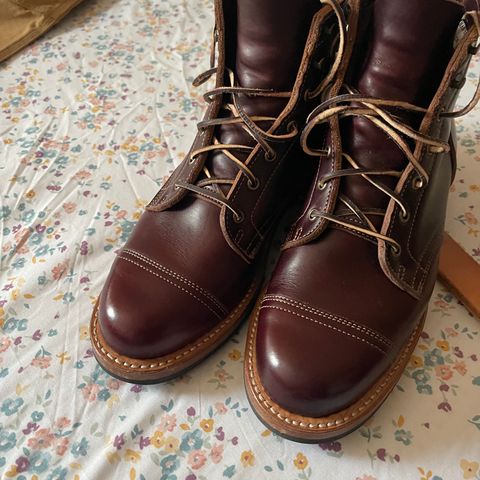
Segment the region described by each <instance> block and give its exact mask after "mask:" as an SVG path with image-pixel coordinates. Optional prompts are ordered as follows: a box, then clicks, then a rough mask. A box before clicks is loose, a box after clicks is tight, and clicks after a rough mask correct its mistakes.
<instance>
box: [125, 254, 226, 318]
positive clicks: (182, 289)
mask: <svg viewBox="0 0 480 480" xmlns="http://www.w3.org/2000/svg"><path fill="white" fill-rule="evenodd" d="M118 258H119V259H121V260H125V261H126V262H129V263H132V264H133V265H136V266H137V267H139V268H141V269H142V270H145V271H146V272H149V273H151V274H152V275H155V276H156V277H158V278H161V279H162V280H163V281H164V282H167V283H168V284H170V285H173V286H174V287H177V288H178V289H179V290H181V291H182V292H184V293H187V294H188V295H190V296H191V297H193V298H195V299H196V300H198V301H199V302H200V303H201V304H202V305H203V306H205V307H207V308H208V309H209V310H210V311H211V312H212V313H213V314H214V315H215V316H216V317H217V318H222V317H221V316H220V315H219V314H218V312H216V311H215V310H213V309H212V308H211V307H210V306H209V305H208V304H207V303H205V302H204V301H203V300H201V299H200V298H198V297H197V296H196V295H195V294H193V293H192V292H190V291H188V290H186V289H185V288H183V287H182V286H181V285H179V284H178V283H175V282H173V281H171V280H169V279H168V278H165V277H163V276H162V275H160V274H159V273H157V272H155V271H154V270H150V269H149V268H147V267H144V266H143V265H142V264H140V263H138V262H135V261H134V260H131V259H130V258H126V257H118Z"/></svg>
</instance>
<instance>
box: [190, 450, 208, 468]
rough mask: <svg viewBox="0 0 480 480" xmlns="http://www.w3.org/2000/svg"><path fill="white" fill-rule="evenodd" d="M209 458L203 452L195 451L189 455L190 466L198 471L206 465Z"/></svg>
mask: <svg viewBox="0 0 480 480" xmlns="http://www.w3.org/2000/svg"><path fill="white" fill-rule="evenodd" d="M206 461H207V457H206V456H205V454H204V453H203V452H202V451H201V450H194V451H193V452H190V454H189V455H188V464H189V465H190V466H191V467H192V468H193V469H194V470H198V469H200V468H202V467H203V466H204V465H205V462H206Z"/></svg>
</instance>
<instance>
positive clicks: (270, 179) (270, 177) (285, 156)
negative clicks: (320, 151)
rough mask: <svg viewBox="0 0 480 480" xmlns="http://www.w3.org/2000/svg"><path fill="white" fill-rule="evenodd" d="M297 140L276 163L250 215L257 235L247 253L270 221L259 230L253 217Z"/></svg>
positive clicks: (268, 219) (266, 221)
mask: <svg viewBox="0 0 480 480" xmlns="http://www.w3.org/2000/svg"><path fill="white" fill-rule="evenodd" d="M296 141H297V139H296V138H295V139H294V140H293V141H292V142H291V144H290V145H289V146H288V147H287V148H286V149H285V152H284V153H283V155H282V157H281V159H280V160H279V161H278V162H276V165H275V168H274V169H273V170H272V172H271V173H270V175H269V176H268V178H267V181H266V182H265V185H264V187H263V188H262V191H261V193H260V195H258V197H257V201H256V202H255V205H254V206H253V209H252V214H251V215H250V219H251V220H252V225H253V227H254V229H255V231H256V234H255V235H254V236H253V238H252V240H251V241H250V242H249V244H248V246H247V248H246V251H248V250H249V249H250V247H251V245H252V243H253V242H254V241H255V240H256V237H257V236H261V231H262V230H263V228H264V227H265V225H266V224H267V223H268V222H269V221H270V218H267V219H266V220H265V221H264V222H263V224H262V225H260V226H259V227H258V228H256V226H255V223H254V221H253V216H254V214H255V211H256V209H257V207H258V203H259V202H260V199H261V198H262V196H263V194H264V193H265V191H266V189H267V187H268V186H269V184H270V183H271V181H272V178H273V176H274V175H275V173H276V172H277V170H278V169H279V168H280V166H281V165H282V164H283V163H284V162H285V161H286V158H287V156H288V154H289V153H290V151H291V150H292V148H293V146H294V145H295V143H296Z"/></svg>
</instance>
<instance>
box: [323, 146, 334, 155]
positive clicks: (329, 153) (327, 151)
mask: <svg viewBox="0 0 480 480" xmlns="http://www.w3.org/2000/svg"><path fill="white" fill-rule="evenodd" d="M331 154H332V146H331V145H329V146H328V147H327V149H326V150H324V153H323V155H325V156H326V157H329V156H330V155H331Z"/></svg>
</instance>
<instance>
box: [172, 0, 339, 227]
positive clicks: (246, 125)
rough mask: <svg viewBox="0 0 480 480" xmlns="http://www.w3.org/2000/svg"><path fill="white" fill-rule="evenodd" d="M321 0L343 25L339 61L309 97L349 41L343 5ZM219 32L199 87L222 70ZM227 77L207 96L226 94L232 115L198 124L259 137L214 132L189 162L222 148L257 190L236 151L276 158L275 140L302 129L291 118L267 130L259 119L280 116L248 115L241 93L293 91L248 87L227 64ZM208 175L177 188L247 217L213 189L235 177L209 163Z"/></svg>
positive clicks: (224, 105) (262, 94) (210, 98)
mask: <svg viewBox="0 0 480 480" xmlns="http://www.w3.org/2000/svg"><path fill="white" fill-rule="evenodd" d="M320 3H321V4H325V5H329V6H330V7H331V8H332V10H333V11H334V13H335V16H336V18H337V21H338V25H339V27H340V28H339V31H340V33H339V44H338V50H337V53H336V58H335V61H334V62H333V65H332V67H331V69H330V71H329V73H328V75H327V76H326V77H325V78H324V79H323V81H322V82H321V84H320V85H318V86H317V88H315V90H314V91H313V92H310V93H309V97H310V98H313V97H315V96H317V95H319V94H320V93H322V91H323V90H324V89H325V88H326V87H327V86H328V85H329V84H330V83H331V82H332V80H333V79H334V78H335V75H336V73H337V71H338V69H339V67H340V65H341V61H342V58H343V53H344V45H345V36H346V29H345V24H346V22H345V20H344V16H343V11H342V9H341V8H340V6H339V4H338V3H337V1H336V0H320ZM217 37H218V35H217V32H216V31H214V39H213V42H212V52H211V55H210V67H211V68H210V69H208V70H207V71H205V72H204V73H202V74H200V75H199V76H198V77H197V78H195V80H194V81H193V82H192V84H193V86H195V87H197V86H200V85H202V84H203V83H204V82H206V81H207V80H209V79H210V78H211V77H212V76H214V75H217V74H218V73H219V67H218V66H215V52H216V43H217ZM225 70H226V77H227V81H228V84H227V85H225V86H221V87H216V88H214V89H212V90H210V91H208V92H207V93H205V95H204V99H205V101H206V102H207V103H211V102H212V101H213V100H214V99H215V98H216V97H219V96H221V97H223V98H222V100H223V101H222V104H221V107H220V110H223V111H226V112H227V113H228V116H219V117H217V118H214V119H210V120H204V121H201V122H199V123H198V124H197V128H198V130H199V131H205V130H207V129H210V128H215V127H217V126H221V125H240V126H241V127H242V128H243V130H245V132H246V133H248V134H249V135H250V136H251V137H252V138H253V139H254V141H255V143H254V146H251V145H242V144H228V143H221V142H220V141H219V140H218V138H217V137H216V136H215V135H213V140H212V142H211V144H210V145H207V146H204V147H201V148H198V149H196V150H193V151H191V152H190V155H189V160H188V161H189V162H190V163H193V162H194V161H195V159H196V158H197V157H198V156H199V155H202V154H204V153H208V152H214V151H221V152H222V153H223V154H224V155H225V157H226V158H228V159H229V160H230V161H232V162H233V163H234V164H235V165H236V166H237V167H238V169H239V171H240V172H242V174H243V175H245V176H246V177H247V179H248V182H247V186H248V188H250V189H251V190H256V189H257V188H258V187H259V185H260V182H259V180H258V178H257V177H256V176H255V175H254V173H253V172H252V170H251V169H250V168H249V167H248V163H246V162H245V161H244V160H242V159H240V158H238V157H237V156H236V155H235V152H244V153H247V154H249V153H251V152H252V151H253V150H254V149H255V148H256V146H257V145H258V146H260V148H261V149H262V150H263V151H264V152H265V160H266V161H273V160H275V159H276V151H275V149H274V148H273V147H272V145H271V144H272V143H278V142H284V141H286V140H290V139H293V138H295V137H296V136H297V135H298V133H299V131H298V129H297V126H296V125H295V122H290V124H289V126H288V129H289V131H288V132H287V133H284V134H280V135H276V134H273V133H271V132H270V131H269V130H265V129H264V128H262V127H260V125H259V123H263V122H266V123H267V124H270V125H273V124H274V123H275V122H276V120H277V118H278V117H272V116H260V115H248V114H247V113H246V112H245V110H244V108H243V107H242V105H241V104H240V102H239V101H238V100H239V97H240V96H242V95H245V96H248V97H263V98H286V99H288V98H290V97H291V95H292V92H291V91H288V92H280V91H275V90H271V89H264V88H246V87H241V86H239V85H238V84H237V81H236V78H235V74H234V72H233V71H232V70H231V69H229V68H226V69H225ZM203 173H204V177H205V178H203V179H201V180H199V181H198V182H196V183H195V184H192V183H187V182H180V181H178V182H176V183H175V188H177V189H178V188H183V189H186V190H189V191H191V192H193V193H195V194H197V195H200V196H202V197H204V198H206V199H207V200H210V201H212V202H213V203H215V204H217V205H219V206H223V205H224V206H225V207H227V208H228V209H229V210H231V211H232V213H233V218H234V220H235V221H237V222H240V221H242V220H243V214H242V212H240V211H237V210H236V209H235V208H234V207H233V206H232V204H231V202H230V201H229V199H228V194H227V195H225V194H224V193H223V191H222V190H221V189H216V190H213V189H212V188H211V187H212V186H215V185H230V186H232V185H233V184H234V183H235V180H234V179H233V178H217V177H215V176H213V175H212V174H211V172H210V171H209V169H208V167H207V166H204V167H203Z"/></svg>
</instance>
